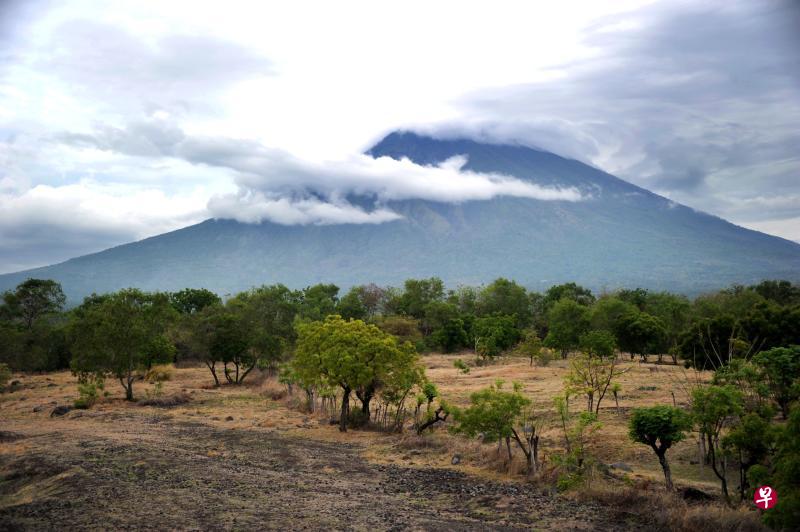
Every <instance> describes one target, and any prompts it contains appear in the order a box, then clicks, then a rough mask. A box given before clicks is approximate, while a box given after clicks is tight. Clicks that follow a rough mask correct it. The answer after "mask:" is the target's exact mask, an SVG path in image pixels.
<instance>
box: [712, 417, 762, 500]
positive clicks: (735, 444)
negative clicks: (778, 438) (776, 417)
mask: <svg viewBox="0 0 800 532" xmlns="http://www.w3.org/2000/svg"><path fill="white" fill-rule="evenodd" d="M774 442H775V427H774V426H773V425H771V424H770V422H769V421H768V420H766V419H764V418H763V417H761V416H759V415H758V414H755V413H749V414H747V415H746V416H744V417H742V419H741V420H740V421H739V423H738V424H736V425H735V426H734V427H733V428H731V430H730V431H729V432H728V434H726V435H725V436H724V437H723V438H722V448H723V450H725V451H726V452H728V453H730V454H732V455H735V456H736V457H737V459H738V462H739V497H740V498H741V499H742V500H744V498H745V492H746V491H747V489H748V484H749V481H748V477H747V473H748V471H749V469H750V468H751V467H753V466H754V465H756V464H758V463H760V462H761V461H763V460H764V459H765V458H766V457H767V456H768V455H769V453H770V451H771V450H772V447H773V445H774Z"/></svg>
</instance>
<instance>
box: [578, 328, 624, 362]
mask: <svg viewBox="0 0 800 532" xmlns="http://www.w3.org/2000/svg"><path fill="white" fill-rule="evenodd" d="M580 347H581V349H582V350H583V352H584V353H586V354H587V355H589V356H593V357H600V358H610V357H613V356H616V348H617V339H616V338H614V335H613V334H611V333H610V332H608V331H602V330H594V331H589V332H587V333H586V334H583V335H581V337H580Z"/></svg>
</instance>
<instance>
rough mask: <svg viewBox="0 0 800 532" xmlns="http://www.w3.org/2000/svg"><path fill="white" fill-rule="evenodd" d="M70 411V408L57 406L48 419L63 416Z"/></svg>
mask: <svg viewBox="0 0 800 532" xmlns="http://www.w3.org/2000/svg"><path fill="white" fill-rule="evenodd" d="M70 410H72V407H71V406H67V405H59V406H57V407H55V408H54V409H53V411H52V412H50V417H58V416H63V415H64V414H66V413H67V412H69V411H70Z"/></svg>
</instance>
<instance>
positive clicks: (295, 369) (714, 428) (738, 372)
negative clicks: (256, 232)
mask: <svg viewBox="0 0 800 532" xmlns="http://www.w3.org/2000/svg"><path fill="white" fill-rule="evenodd" d="M2 297H3V301H2V305H0V387H2V386H3V385H4V384H5V382H2V381H3V380H4V379H7V378H8V368H10V369H13V370H17V371H49V370H57V369H66V368H69V369H71V370H72V372H73V373H74V374H75V375H77V376H78V378H79V383H80V384H79V391H80V395H81V396H80V398H79V400H78V401H76V407H89V406H91V404H92V403H93V402H94V401H95V400H96V399H97V390H98V389H103V387H104V386H105V381H106V380H107V379H113V380H117V381H119V383H120V385H121V386H122V388H123V389H124V391H125V396H126V398H127V399H128V400H134V399H135V390H134V388H135V386H136V382H137V381H139V380H141V378H142V376H143V375H144V374H145V373H146V372H148V370H151V369H152V368H153V367H154V366H156V365H158V364H164V363H170V362H174V363H178V364H180V363H182V362H185V361H197V362H200V363H202V364H204V365H205V366H206V367H207V368H208V370H209V378H210V379H213V383H214V384H215V385H217V386H221V385H238V384H241V383H243V382H245V381H246V379H247V378H248V376H249V375H251V374H252V373H253V371H254V370H259V371H265V372H268V373H271V374H273V375H277V376H278V379H279V381H280V382H281V383H283V384H284V385H285V386H286V387H287V388H288V390H289V391H290V392H294V391H297V392H298V393H300V394H302V395H303V397H304V405H305V406H304V407H305V408H306V409H308V410H311V411H315V410H317V409H322V410H324V411H326V412H329V413H330V415H331V418H332V419H333V418H337V422H338V424H339V426H340V430H343V431H345V430H347V429H348V428H351V427H361V426H366V425H369V426H373V427H379V428H382V429H383V430H387V431H391V432H395V431H396V432H399V431H402V430H403V429H404V427H407V421H408V419H409V418H410V419H412V420H413V423H412V426H413V428H414V430H416V431H417V433H418V434H423V433H424V432H425V431H426V430H429V429H433V428H434V427H436V426H440V425H444V424H447V425H448V426H449V430H451V431H452V432H455V433H463V434H466V435H468V436H475V435H478V434H479V435H481V437H482V438H483V439H484V441H497V442H498V443H499V444H502V443H505V449H506V450H507V453H508V458H509V462H510V461H511V459H512V443H513V447H514V448H516V449H519V450H520V451H521V452H522V454H523V455H524V457H525V461H526V464H527V468H526V471H527V474H528V475H533V474H536V473H537V468H538V467H539V465H540V460H539V446H540V440H539V437H540V434H541V432H542V428H543V426H544V424H545V423H548V422H549V423H551V424H553V425H554V426H557V427H559V429H560V430H562V432H563V439H564V442H563V449H564V452H563V453H555V454H553V455H552V456H553V459H554V461H555V463H556V465H557V467H558V468H559V471H560V474H559V478H558V482H559V485H561V486H568V485H570V484H574V483H575V482H580V481H581V479H582V478H584V475H585V474H586V471H587V469H589V468H591V467H592V464H593V461H592V458H591V456H589V455H588V453H587V449H586V444H587V441H588V440H589V438H590V435H591V434H592V433H593V432H594V431H596V430H598V429H599V428H600V425H599V424H598V415H599V413H600V405H601V402H602V401H603V400H604V399H605V398H607V397H608V396H609V394H610V395H613V397H614V398H615V400H616V398H617V393H618V391H619V383H618V377H619V376H620V375H621V374H622V373H624V372H625V371H627V369H626V368H624V367H623V365H621V364H620V362H619V361H620V357H621V356H622V357H630V359H631V360H633V359H635V358H636V357H639V358H640V359H641V360H650V359H652V360H653V361H654V362H659V363H672V364H679V363H682V364H684V365H685V366H686V367H693V368H695V369H698V370H711V371H713V377H712V378H711V380H710V381H709V380H705V379H704V380H698V381H697V382H695V383H687V388H690V389H687V395H688V399H689V404H688V407H679V406H678V405H677V403H676V402H675V401H673V404H672V405H659V406H655V407H648V408H635V409H634V410H633V411H632V412H631V415H630V418H629V428H630V438H631V439H632V440H633V441H635V442H638V443H642V444H644V445H647V446H649V447H650V448H651V449H652V450H653V452H654V453H655V455H656V457H657V459H658V461H659V463H660V464H661V467H662V469H663V471H664V477H665V482H666V486H667V488H668V489H669V490H672V489H673V482H672V478H671V472H670V467H669V461H668V458H667V451H668V450H669V449H670V448H671V447H672V446H673V445H674V444H675V443H677V442H679V441H680V440H682V439H683V438H685V437H686V436H687V434H688V433H689V432H691V431H694V432H696V433H697V434H698V436H699V440H698V441H699V442H701V443H702V445H703V448H704V453H703V454H704V457H703V460H705V461H706V462H707V463H708V464H709V465H710V466H711V468H712V470H713V472H714V474H715V475H716V476H717V478H718V479H719V481H720V490H721V492H722V494H723V497H724V499H725V500H726V501H731V499H732V495H731V492H732V491H733V490H732V489H731V488H729V484H731V483H732V485H733V486H735V489H736V492H737V495H738V498H739V500H745V499H747V497H752V493H753V489H754V487H755V486H758V485H761V484H765V483H770V484H771V485H772V486H775V487H777V488H778V489H780V492H781V502H780V508H779V510H778V511H774V512H771V513H769V514H768V515H767V516H766V519H767V521H769V522H770V524H773V525H775V526H778V527H780V526H785V525H786V524H787V523H791V522H792V521H793V520H794V519H796V518H798V517H799V516H800V480H798V479H800V474H797V472H798V471H800V448H798V442H800V409H798V408H796V404H797V400H798V398H800V347H799V346H800V286H797V285H794V284H792V283H790V282H787V281H764V282H762V283H760V284H757V285H752V286H733V287H730V288H727V289H724V290H720V291H718V292H714V293H709V294H705V295H702V296H699V297H697V298H695V299H694V300H690V299H688V298H686V297H684V296H682V295H678V294H673V293H669V292H652V291H648V290H644V289H640V288H639V289H623V290H618V291H614V292H609V293H603V294H600V295H595V294H593V293H592V292H591V291H590V290H588V289H586V288H584V287H581V286H578V285H576V284H574V283H567V284H561V285H556V286H553V287H551V288H550V289H549V290H547V291H546V292H544V293H537V292H531V291H528V290H527V289H525V288H524V287H523V286H520V285H519V284H517V283H515V282H513V281H510V280H507V279H502V278H501V279H497V280H495V281H494V282H492V283H490V284H488V285H486V286H482V287H468V286H462V287H458V288H456V289H450V290H448V289H446V288H445V286H444V283H443V282H442V281H441V280H440V279H438V278H430V279H410V280H407V281H406V282H405V283H404V286H403V287H402V288H393V287H380V286H376V285H374V284H370V285H362V286H356V287H354V288H352V289H350V290H349V291H348V292H347V293H345V294H343V295H340V294H339V288H338V287H337V286H335V285H332V284H318V285H314V286H310V287H307V288H305V289H303V290H291V289H289V288H287V287H286V286H283V285H280V284H277V285H270V286H261V287H257V288H252V289H250V290H248V291H245V292H241V293H239V294H236V295H235V296H232V297H230V298H228V299H227V300H224V301H223V300H222V299H221V298H220V297H219V296H217V295H216V294H214V293H213V292H210V291H208V290H205V289H192V288H187V289H184V290H180V291H178V292H171V293H170V292H155V293H151V292H143V291H140V290H138V289H134V288H130V289H125V290H120V291H118V292H114V293H109V294H100V295H97V294H93V295H91V296H89V297H87V298H85V299H84V301H83V302H82V303H81V304H79V305H77V306H76V307H74V308H71V309H65V308H64V305H65V298H64V294H63V292H62V290H61V287H60V285H59V284H58V283H56V282H54V281H51V280H41V279H29V280H27V281H25V282H23V283H21V284H20V285H19V286H18V287H17V288H16V289H15V290H12V291H8V292H6V293H4V294H3V296H2ZM428 351H441V352H455V351H458V352H461V351H471V352H474V354H475V357H476V361H475V362H472V363H473V364H475V363H477V364H488V363H491V361H492V359H493V358H495V357H497V356H500V355H517V356H524V357H526V358H527V359H529V360H530V364H534V363H536V364H537V365H547V364H548V363H549V361H550V359H551V358H552V357H559V358H563V359H565V360H567V364H568V368H569V372H568V373H567V375H566V377H565V379H564V389H563V393H562V394H560V395H559V396H557V397H554V398H553V400H554V403H553V410H554V412H555V414H554V415H555V418H553V417H552V415H553V414H552V413H551V414H550V415H543V413H542V412H537V411H535V410H534V409H533V405H532V402H531V400H530V398H528V397H527V396H526V395H525V393H524V390H523V389H522V387H521V386H520V385H519V384H517V383H514V384H513V385H512V386H511V387H507V386H504V383H502V382H497V383H495V384H494V385H492V386H490V387H488V388H486V389H484V390H480V391H478V392H476V393H473V394H472V395H471V397H470V404H469V406H468V407H466V408H458V407H455V406H453V405H451V404H449V402H448V401H447V398H445V397H442V396H441V394H440V393H439V390H438V389H437V387H436V386H435V385H434V384H433V383H431V382H430V381H428V379H427V377H426V375H425V371H424V366H423V365H422V364H421V363H420V353H424V352H428ZM648 357H649V358H648ZM455 366H456V368H458V370H459V371H462V372H465V373H466V372H469V371H470V365H469V364H467V363H465V362H464V361H463V360H461V359H458V360H456V361H455ZM576 398H577V399H579V400H580V403H578V404H581V403H582V405H581V406H580V407H579V408H578V410H579V411H575V406H574V405H575V401H574V399H576ZM571 401H572V406H571ZM571 408H572V410H571ZM732 466H733V467H734V468H735V470H736V471H738V478H736V479H731V478H729V476H730V470H731V467H732Z"/></svg>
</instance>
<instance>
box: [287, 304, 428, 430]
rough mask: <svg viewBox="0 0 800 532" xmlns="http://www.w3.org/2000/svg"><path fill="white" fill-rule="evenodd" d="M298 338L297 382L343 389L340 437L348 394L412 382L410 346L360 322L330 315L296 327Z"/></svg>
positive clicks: (413, 363) (344, 426)
mask: <svg viewBox="0 0 800 532" xmlns="http://www.w3.org/2000/svg"><path fill="white" fill-rule="evenodd" d="M297 335H298V338H297V346H296V348H295V357H294V360H293V361H292V367H293V369H294V371H295V373H296V375H297V377H298V379H299V380H300V381H301V383H304V384H305V385H311V386H313V385H316V384H318V383H324V384H327V385H330V386H338V387H340V388H341V389H342V405H341V417H340V419H339V430H341V431H342V432H345V431H347V420H348V416H349V413H350V395H351V393H353V392H354V391H355V390H356V389H359V388H360V389H368V388H369V387H373V389H376V388H377V386H378V385H379V384H380V383H394V384H397V385H398V387H399V385H400V384H405V383H406V382H407V381H408V380H413V379H411V378H408V379H406V377H407V376H408V375H411V374H414V375H418V374H419V372H418V371H411V370H415V369H416V368H417V367H418V363H417V360H418V355H417V354H416V350H415V349H414V348H413V346H411V344H409V343H405V344H403V345H398V343H397V339H396V338H394V337H393V336H391V335H389V334H387V333H385V332H383V331H382V330H380V329H379V328H378V327H376V326H374V325H367V324H366V323H364V322H363V321H361V320H350V321H345V320H343V319H342V318H341V317H340V316H336V315H334V316H328V317H327V318H326V319H325V321H322V322H310V323H298V324H297ZM415 378H416V377H415ZM400 381H403V382H402V383H401V382H400ZM366 408H367V411H369V408H368V406H367V407H366Z"/></svg>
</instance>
